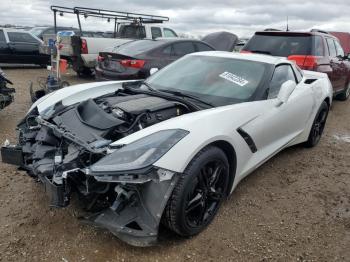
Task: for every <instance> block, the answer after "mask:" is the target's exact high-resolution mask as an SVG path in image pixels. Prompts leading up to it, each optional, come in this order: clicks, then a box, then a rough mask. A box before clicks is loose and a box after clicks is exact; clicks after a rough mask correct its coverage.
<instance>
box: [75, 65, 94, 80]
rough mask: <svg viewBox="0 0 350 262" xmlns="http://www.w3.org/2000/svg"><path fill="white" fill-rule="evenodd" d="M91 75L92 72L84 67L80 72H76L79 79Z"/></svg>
mask: <svg viewBox="0 0 350 262" xmlns="http://www.w3.org/2000/svg"><path fill="white" fill-rule="evenodd" d="M93 73H94V72H93V70H92V69H90V68H88V67H84V68H82V69H81V70H80V71H77V74H78V76H79V77H81V78H86V77H91V76H92V75H93Z"/></svg>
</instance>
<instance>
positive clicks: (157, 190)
mask: <svg viewBox="0 0 350 262" xmlns="http://www.w3.org/2000/svg"><path fill="white" fill-rule="evenodd" d="M1 157H2V161H3V162H4V163H8V164H12V165H16V166H20V167H21V166H22V167H25V164H24V161H23V152H22V148H21V147H20V146H4V147H2V148H1ZM37 178H38V179H39V180H40V181H41V182H42V183H43V185H44V188H45V192H46V194H47V195H48V197H49V199H50V206H53V207H65V206H67V203H69V198H70V192H68V191H67V188H66V185H67V184H66V183H65V181H64V182H63V183H62V184H61V185H58V184H55V183H53V182H52V181H51V180H50V179H49V178H48V177H46V176H44V175H39V176H38V177H37ZM178 178H179V176H178V174H176V173H173V175H172V177H171V178H167V179H166V180H160V181H154V180H150V181H148V182H146V183H143V184H137V185H136V184H135V185H131V187H129V188H131V191H132V192H133V196H134V197H133V198H132V199H133V200H132V201H125V202H120V201H119V202H118V201H117V200H116V201H115V202H114V204H113V205H112V206H110V207H108V208H105V209H103V210H102V211H99V212H98V213H92V214H91V215H89V216H86V217H85V218H83V219H82V222H83V223H85V224H89V225H93V226H96V227H100V228H104V229H107V230H109V231H110V232H111V233H112V234H114V235H115V236H117V237H118V238H119V239H120V240H122V241H124V242H126V243H128V244H130V245H133V246H141V247H142V246H152V245H154V244H156V243H157V240H158V229H159V225H160V221H161V217H162V214H163V211H164V208H165V206H166V203H167V202H168V199H169V197H170V196H171V194H172V191H173V189H174V187H175V185H176V183H177V181H178ZM111 186H112V187H116V188H117V187H119V186H125V185H123V183H111ZM129 186H130V185H129ZM115 191H116V192H117V190H115ZM117 202H118V203H117Z"/></svg>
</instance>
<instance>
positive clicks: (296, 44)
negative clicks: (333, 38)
mask: <svg viewBox="0 0 350 262" xmlns="http://www.w3.org/2000/svg"><path fill="white" fill-rule="evenodd" d="M311 44H312V37H311V35H310V36H307V35H302V36H301V35H293V34H286V35H279V34H266V35H265V34H264V35H263V34H261V35H260V34H256V35H254V36H253V37H252V39H251V40H250V41H249V42H248V43H247V44H246V46H245V47H244V48H243V50H247V51H252V52H257V53H265V54H269V55H273V56H283V57H287V56H290V55H309V54H310V52H311Z"/></svg>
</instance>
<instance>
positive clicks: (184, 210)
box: [163, 146, 229, 236]
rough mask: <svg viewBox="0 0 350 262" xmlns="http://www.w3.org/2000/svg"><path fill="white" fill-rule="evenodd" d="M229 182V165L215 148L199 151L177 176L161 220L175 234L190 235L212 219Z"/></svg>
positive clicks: (225, 158)
mask: <svg viewBox="0 0 350 262" xmlns="http://www.w3.org/2000/svg"><path fill="white" fill-rule="evenodd" d="M228 185H229V164H228V160H227V157H226V155H225V153H224V152H223V151H222V150H221V149H219V148H217V147H213V146H210V147H207V148H205V149H203V150H202V151H200V152H199V153H198V154H197V155H196V156H195V157H194V158H193V159H192V161H191V162H190V164H189V165H188V167H187V168H186V171H185V172H184V174H182V175H181V177H180V179H179V181H178V183H177V185H176V187H175V188H174V191H173V193H172V196H171V198H170V199H169V201H168V203H167V207H166V209H165V211H164V215H163V222H165V224H166V225H167V226H168V227H169V228H170V229H171V230H173V231H175V232H176V233H177V234H179V235H182V236H192V235H195V234H198V233H199V232H201V231H202V230H203V229H204V228H205V227H206V226H207V225H209V224H210V222H211V221H212V220H213V219H214V217H215V215H216V213H217V211H218V209H219V207H220V205H221V203H222V201H223V200H224V199H225V198H226V195H227V190H228Z"/></svg>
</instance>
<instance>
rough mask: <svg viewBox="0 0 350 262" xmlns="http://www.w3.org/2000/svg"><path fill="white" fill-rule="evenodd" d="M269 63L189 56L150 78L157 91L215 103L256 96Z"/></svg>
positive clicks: (217, 104)
mask: <svg viewBox="0 0 350 262" xmlns="http://www.w3.org/2000/svg"><path fill="white" fill-rule="evenodd" d="M268 67H269V64H266V63H260V62H253V61H247V60H239V59H235V58H224V57H211V56H197V55H195V56H185V57H183V58H181V59H179V60H178V61H176V62H174V63H172V64H170V65H169V66H167V67H166V68H165V69H164V70H161V71H159V72H157V73H156V74H154V75H153V76H151V77H150V78H148V79H147V84H148V85H149V86H151V87H152V88H154V89H157V90H169V91H180V92H182V93H184V94H190V95H194V96H196V97H198V98H200V99H201V100H203V101H205V102H207V103H211V104H213V105H215V106H221V105H229V104H234V103H240V102H246V101H250V100H252V99H253V97H254V95H255V93H256V91H257V90H258V88H259V87H260V86H261V83H262V82H263V79H264V75H265V72H266V71H267V69H268Z"/></svg>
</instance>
